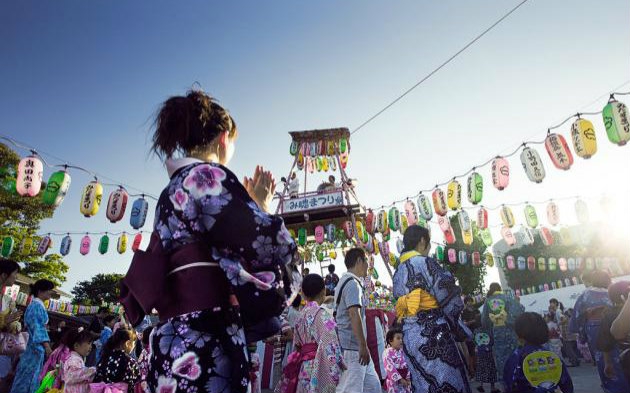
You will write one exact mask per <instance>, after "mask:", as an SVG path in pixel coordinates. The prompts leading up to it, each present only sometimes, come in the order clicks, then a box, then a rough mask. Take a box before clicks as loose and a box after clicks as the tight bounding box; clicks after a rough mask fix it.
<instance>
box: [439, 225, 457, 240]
mask: <svg viewBox="0 0 630 393" xmlns="http://www.w3.org/2000/svg"><path fill="white" fill-rule="evenodd" d="M442 233H443V234H444V241H445V242H446V244H453V243H455V232H453V228H452V227H449V228H448V230H446V231H442Z"/></svg>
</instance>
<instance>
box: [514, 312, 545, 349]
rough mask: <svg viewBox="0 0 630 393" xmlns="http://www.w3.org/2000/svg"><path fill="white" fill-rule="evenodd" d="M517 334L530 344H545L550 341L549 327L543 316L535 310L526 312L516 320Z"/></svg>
mask: <svg viewBox="0 0 630 393" xmlns="http://www.w3.org/2000/svg"><path fill="white" fill-rule="evenodd" d="M514 330H515V331H516V335H517V336H518V337H519V338H521V339H523V340H524V341H525V342H526V343H527V344H530V345H543V344H544V343H546V342H547V341H549V329H548V328H547V324H546V323H545V320H544V319H543V317H541V316H540V314H537V313H535V312H524V313H522V314H521V315H519V316H518V317H517V318H516V322H514Z"/></svg>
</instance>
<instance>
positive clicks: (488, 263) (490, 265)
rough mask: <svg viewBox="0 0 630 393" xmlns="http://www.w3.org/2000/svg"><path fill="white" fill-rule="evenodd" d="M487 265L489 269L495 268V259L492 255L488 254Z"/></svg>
mask: <svg viewBox="0 0 630 393" xmlns="http://www.w3.org/2000/svg"><path fill="white" fill-rule="evenodd" d="M486 265H488V267H493V266H494V257H493V256H492V254H486Z"/></svg>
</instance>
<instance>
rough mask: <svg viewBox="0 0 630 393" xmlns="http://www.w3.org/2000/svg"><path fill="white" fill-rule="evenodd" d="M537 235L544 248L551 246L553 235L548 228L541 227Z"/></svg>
mask: <svg viewBox="0 0 630 393" xmlns="http://www.w3.org/2000/svg"><path fill="white" fill-rule="evenodd" d="M538 235H539V236H540V239H541V240H542V241H543V244H544V245H545V246H551V245H552V244H553V234H552V233H551V231H550V230H549V228H545V227H542V228H540V229H539V230H538Z"/></svg>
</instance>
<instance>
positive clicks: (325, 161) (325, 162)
mask: <svg viewBox="0 0 630 393" xmlns="http://www.w3.org/2000/svg"><path fill="white" fill-rule="evenodd" d="M320 158H321V160H322V171H324V172H328V170H329V169H330V166H329V165H328V163H329V161H328V158H329V157H320Z"/></svg>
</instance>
